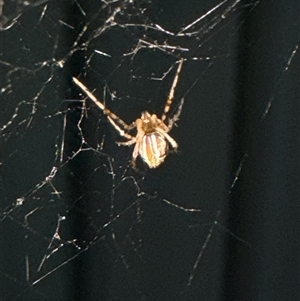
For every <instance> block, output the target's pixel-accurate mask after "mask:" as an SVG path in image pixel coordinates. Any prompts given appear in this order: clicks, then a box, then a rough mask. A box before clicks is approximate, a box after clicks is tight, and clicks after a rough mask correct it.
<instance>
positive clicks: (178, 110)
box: [168, 98, 184, 131]
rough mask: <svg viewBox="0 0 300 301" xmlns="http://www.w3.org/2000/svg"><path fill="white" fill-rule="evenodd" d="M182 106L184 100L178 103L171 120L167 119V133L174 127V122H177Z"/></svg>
mask: <svg viewBox="0 0 300 301" xmlns="http://www.w3.org/2000/svg"><path fill="white" fill-rule="evenodd" d="M183 104H184V98H182V99H181V101H180V103H179V105H178V108H177V111H176V113H175V114H174V115H173V117H172V118H169V121H168V128H169V131H170V130H171V129H172V127H173V126H174V124H175V122H176V121H178V120H179V117H180V114H181V111H182V107H183Z"/></svg>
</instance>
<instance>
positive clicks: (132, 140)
mask: <svg viewBox="0 0 300 301" xmlns="http://www.w3.org/2000/svg"><path fill="white" fill-rule="evenodd" d="M134 143H136V139H135V138H134V137H133V138H132V139H131V140H128V141H125V142H119V141H118V142H117V144H118V145H125V146H130V145H132V144H134Z"/></svg>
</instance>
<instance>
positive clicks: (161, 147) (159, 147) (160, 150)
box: [139, 132, 168, 168]
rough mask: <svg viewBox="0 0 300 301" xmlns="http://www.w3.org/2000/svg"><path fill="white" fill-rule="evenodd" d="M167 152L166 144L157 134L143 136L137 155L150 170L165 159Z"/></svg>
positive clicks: (159, 134)
mask: <svg viewBox="0 0 300 301" xmlns="http://www.w3.org/2000/svg"><path fill="white" fill-rule="evenodd" d="M167 151H168V142H167V141H166V139H165V137H164V136H163V135H162V134H161V133H158V132H153V133H149V134H145V135H144V137H143V140H142V143H141V144H140V148H139V154H140V156H141V158H142V159H143V160H144V161H145V163H146V164H147V165H148V166H149V167H150V168H155V167H157V166H159V165H160V164H161V163H162V162H163V161H164V159H165V157H166V155H167Z"/></svg>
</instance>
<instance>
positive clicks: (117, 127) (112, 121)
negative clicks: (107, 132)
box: [107, 116, 135, 144]
mask: <svg viewBox="0 0 300 301" xmlns="http://www.w3.org/2000/svg"><path fill="white" fill-rule="evenodd" d="M107 118H108V120H109V122H110V123H111V124H112V126H113V127H114V128H115V129H116V130H117V131H118V132H119V134H120V135H121V136H123V137H125V138H127V139H128V140H135V137H133V136H131V135H129V134H127V133H126V132H125V131H124V130H122V129H121V128H120V127H119V126H118V125H117V124H116V123H115V121H114V120H113V119H112V118H111V117H110V116H107ZM127 142H129V141H127ZM127 142H125V143H127ZM117 143H120V142H117ZM133 143H134V142H133ZM121 144H123V143H122V142H121Z"/></svg>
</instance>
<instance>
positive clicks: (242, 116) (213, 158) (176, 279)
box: [0, 0, 300, 300]
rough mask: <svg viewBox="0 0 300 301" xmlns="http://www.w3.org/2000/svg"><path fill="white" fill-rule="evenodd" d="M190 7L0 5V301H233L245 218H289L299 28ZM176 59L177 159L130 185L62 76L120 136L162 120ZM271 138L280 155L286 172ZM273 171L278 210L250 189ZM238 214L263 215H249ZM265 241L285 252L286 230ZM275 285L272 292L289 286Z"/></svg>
mask: <svg viewBox="0 0 300 301" xmlns="http://www.w3.org/2000/svg"><path fill="white" fill-rule="evenodd" d="M201 2H204V1H192V0H189V1H176V2H174V1H101V2H100V1H79V0H74V1H46V0H41V1H22V0H15V1H12V0H11V1H7V0H5V1H0V17H1V18H0V28H1V32H0V41H1V51H0V53H1V58H0V64H1V119H0V120H1V126H0V129H1V145H0V146H1V160H0V161H1V167H0V168H1V178H0V185H1V186H0V189H1V219H0V220H1V256H0V259H1V260H0V261H1V266H0V275H1V281H0V283H1V284H0V287H1V294H0V295H1V296H0V298H1V300H199V298H201V300H223V299H226V298H228V299H230V300H246V299H247V298H246V297H245V296H249V295H247V294H248V292H249V290H250V288H249V287H251V285H249V284H248V286H247V285H245V286H242V287H240V288H239V285H238V284H235V285H234V284H232V288H230V289H228V284H227V283H226V281H227V279H234V280H235V281H237V282H235V283H239V282H238V280H237V278H239V276H237V275H239V273H240V274H242V271H241V270H243V269H246V270H247V268H245V267H246V264H247V262H245V261H246V260H245V259H244V260H242V259H237V260H236V259H235V258H233V257H234V256H237V257H238V254H241V253H247V254H248V253H251V254H255V256H257V258H264V256H265V255H264V250H263V247H262V243H261V241H260V240H259V239H257V237H259V238H261V236H259V234H258V233H259V231H260V230H261V229H262V228H263V227H265V226H266V225H265V223H264V222H263V221H262V220H263V218H262V219H261V220H260V219H259V218H256V216H257V215H260V214H261V215H262V216H263V214H264V213H265V214H267V216H269V217H270V216H272V214H274V211H272V209H270V206H274V207H276V209H278V210H284V208H287V207H288V208H292V210H291V211H293V212H295V213H296V212H297V210H296V209H299V205H297V204H296V201H299V198H298V199H297V198H295V196H296V195H298V196H299V194H296V193H297V192H298V188H297V187H298V186H297V185H298V184H299V181H295V180H293V179H295V178H298V177H297V175H298V168H299V152H298V153H297V150H299V137H300V136H299V134H300V133H299V128H295V124H296V125H299V120H298V119H299V115H298V113H299V93H298V92H299V90H296V91H295V90H294V87H295V82H296V81H297V84H298V83H299V81H298V80H296V79H297V78H298V75H299V74H298V73H297V71H298V70H299V67H298V66H299V39H296V38H295V37H298V35H296V31H297V29H298V26H297V22H294V23H292V22H290V23H289V24H288V25H289V26H280V25H281V23H280V22H287V21H288V20H289V19H291V20H293V19H295V18H297V13H296V12H295V13H293V12H292V10H291V9H289V8H286V7H282V6H281V4H280V1H270V2H269V3H266V1H259V0H256V1H254V0H250V1H238V0H236V1H233V0H224V1H205V2H206V3H201ZM274 6H275V7H277V8H278V9H277V11H278V15H276V14H275V15H268V14H267V12H268V11H269V10H270V9H271V8H272V7H274ZM295 6H296V4H295ZM293 14H294V15H293ZM264 15H265V16H266V17H265V19H264V22H262V19H261V16H264ZM282 16H284V17H286V18H285V19H284V18H282ZM293 16H296V17H293ZM283 20H284V21H283ZM260 22H262V23H260ZM276 26H277V27H278V28H279V29H278V28H277V27H276ZM245 28H247V29H245ZM257 32H259V33H260V35H258V36H257ZM273 33H274V35H279V36H280V43H279V44H280V45H277V44H276V43H275V42H274V40H272V34H273ZM277 42H278V41H277ZM181 58H184V59H185V61H184V65H183V69H182V72H181V74H180V77H179V82H178V85H177V87H176V91H175V98H174V102H173V104H172V107H171V114H172V113H174V112H175V111H176V108H177V107H178V105H179V103H180V100H181V99H182V98H184V99H185V104H184V107H183V111H182V114H181V116H180V121H179V122H177V126H174V128H173V129H172V131H171V132H170V135H171V136H172V137H173V138H174V139H175V140H176V141H177V142H178V144H179V151H178V152H176V153H170V154H169V155H168V157H167V158H166V160H165V162H164V163H163V164H162V166H161V167H159V168H158V169H156V170H148V169H147V168H146V166H144V165H143V164H142V162H139V166H140V169H139V170H138V171H136V170H134V169H132V167H131V155H132V147H119V146H118V145H117V144H116V143H115V142H116V141H118V140H121V139H122V138H120V137H119V136H118V134H117V132H116V131H115V129H113V127H112V126H111V124H110V123H109V122H108V120H107V118H106V117H105V115H104V114H103V112H101V111H100V110H99V108H97V107H96V106H95V105H94V104H93V103H92V102H91V101H90V100H89V99H85V95H83V94H82V93H81V91H79V89H78V88H77V87H76V86H75V85H74V84H73V83H72V76H76V77H78V78H80V79H81V80H82V81H83V82H84V84H85V85H86V86H87V87H88V88H89V89H90V90H91V91H93V93H94V95H95V96H96V97H97V98H98V99H99V100H101V101H102V102H104V103H105V104H106V105H107V107H108V108H109V109H110V110H112V111H113V112H114V113H115V114H117V115H118V116H119V117H120V118H122V119H123V120H124V121H125V122H126V123H128V124H130V123H131V122H132V121H134V120H135V119H136V118H138V117H139V116H140V113H141V112H142V111H144V110H147V111H149V112H150V113H155V114H157V115H158V116H160V115H161V114H162V112H163V108H164V105H165V102H166V100H167V97H168V93H169V89H170V86H171V84H172V81H173V78H174V75H175V72H176V68H177V64H176V62H178V61H179V60H180V59H181ZM274 62H275V63H274ZM257 66H259V68H257ZM274 66H275V67H274ZM249 74H251V76H252V77H247V76H249ZM246 77H247V78H246ZM254 86H255V87H256V89H254V88H253V87H254ZM249 87H250V88H249ZM251 87H252V88H251ZM298 87H299V85H298ZM285 97H287V99H290V98H288V97H291V99H293V101H294V102H293V103H292V102H291V103H289V102H285V101H284V100H285ZM295 99H297V102H296V101H295ZM253 100H255V101H253ZM292 105H293V108H292V109H291V106H292ZM276 112H277V113H276ZM278 112H279V113H278ZM289 114H292V115H289ZM278 116H281V117H282V118H281V117H278ZM290 116H292V118H290ZM284 122H285V123H284ZM281 123H284V124H285V125H286V126H285V127H284V129H285V130H286V132H284V131H283V132H282V133H281V135H279V136H276V135H275V134H274V132H276V126H278V125H280V124H281ZM287 132H288V133H290V135H286V133H287ZM270 137H281V138H282V139H283V140H281V141H282V144H284V145H286V147H287V148H290V149H291V150H293V152H292V154H293V156H292V157H290V158H289V159H287V158H285V159H286V161H284V162H285V163H284V164H280V163H278V162H280V160H281V158H282V157H281V155H280V153H278V152H276V150H277V146H276V145H278V144H275V145H274V143H273V142H274V140H272V139H271V138H270ZM284 137H285V138H286V139H284ZM274 139H275V138H274ZM276 139H277V138H276ZM276 139H275V140H276ZM278 139H279V138H278ZM277 142H278V141H277ZM278 143H279V144H280V142H278ZM257 145H260V147H256V146H257ZM266 153H267V154H269V156H266V157H264V156H265V154H266ZM270 154H272V155H270ZM262 157H263V159H262V161H263V162H264V165H262V166H259V164H260V163H259V162H260V161H259V160H260V159H261V158H262ZM274 158H275V159H274ZM277 160H278V162H277ZM282 160H284V158H283V159H282ZM276 163H277V164H276ZM274 165H275V166H279V167H278V169H279V170H280V169H281V168H283V167H282V166H283V165H284V166H285V168H286V170H288V172H287V174H291V175H292V176H291V181H290V182H288V183H286V182H284V183H283V182H280V183H281V184H280V187H279V191H280V193H282V195H281V194H280V195H281V197H282V199H283V200H284V201H285V202H283V203H280V204H279V205H278V203H275V204H274V203H268V202H267V201H266V200H267V199H268V197H266V195H264V194H262V195H260V194H259V192H260V191H262V190H264V189H266V185H271V184H272V183H273V184H274V183H277V182H276V180H274V179H273V182H272V179H270V180H269V181H267V182H265V180H264V177H267V175H268V170H269V169H272V168H273V166H274ZM258 166H259V167H258ZM254 172H255V173H256V174H260V173H261V174H262V175H263V176H262V177H261V178H259V177H257V176H256V177H255V176H252V175H253V173H254ZM289 193H290V194H289ZM270 198H271V197H270ZM274 199H275V197H274V198H273V201H274ZM250 203H251V204H254V205H255V206H258V207H259V206H260V205H261V204H263V205H262V206H265V207H266V208H265V209H264V211H250V210H249V212H251V213H249V214H247V213H245V212H246V211H247V208H248V207H249V206H250V205H249V204H250ZM287 203H288V204H290V206H287ZM270 204H271V205H270ZM272 208H273V207H272ZM257 210H258V209H257ZM259 210H261V209H259ZM247 212H248V211H247ZM276 212H277V211H276ZM281 212H282V211H281ZM254 213H255V215H254ZM278 216H279V218H282V219H293V218H294V220H295V217H294V215H291V212H290V211H287V210H285V211H284V212H283V215H280V214H279V213H278ZM273 222H274V223H273ZM273 222H272V221H271V219H270V220H269V224H268V225H267V226H266V227H272V226H273V225H274V224H275V223H276V221H273ZM261 227H262V228H261ZM263 229H265V228H263ZM293 231H295V232H293ZM274 235H275V234H274ZM277 235H278V237H277V238H278V244H279V245H281V244H284V245H285V247H286V248H287V249H290V250H295V248H296V247H295V243H293V241H294V240H295V237H297V236H296V235H297V230H292V229H291V226H286V228H281V229H279V234H278V233H277ZM283 237H287V238H285V240H281V239H282V238H283ZM277 256H278V257H279V259H280V260H281V261H282V260H284V258H283V255H282V254H277ZM246 258H247V257H246ZM232 262H233V263H232ZM252 264H253V266H252V268H253V270H255V269H256V266H255V263H253V262H252ZM235 265H236V266H237V267H235ZM229 266H230V267H232V266H233V267H235V269H236V270H237V274H235V276H233V274H231V273H233V272H228V267H229ZM288 267H289V271H292V270H293V268H294V263H291V264H290V265H289V266H288ZM226 269H227V270H226ZM287 269H288V268H287ZM251 270H252V269H249V270H247V271H248V272H249V271H251ZM249 273H250V272H249ZM286 275H288V276H291V275H292V272H290V273H287V274H286ZM248 276H249V275H248ZM288 276H286V278H285V281H284V280H283V282H282V283H283V284H282V287H280V286H279V287H278V291H280V292H281V291H282V292H285V290H284V289H283V285H284V284H285V283H290V284H291V282H292V283H293V284H294V283H297V279H298V278H297V277H292V276H291V277H290V278H289V277H288ZM291 278H293V281H294V282H293V281H292V280H291ZM225 279H226V280H225ZM252 280H253V279H252ZM253 281H254V280H253ZM254 282H255V281H254ZM273 283H276V282H273ZM291 285H292V284H291ZM293 287H295V286H293ZM284 288H286V287H284ZM280 289H282V290H280ZM275 291H276V290H275ZM278 291H277V296H278V298H279V299H278V300H280V297H279V296H281V295H280V294H278ZM291 291H293V290H291ZM243 294H245V295H243ZM257 294H258V295H259V292H258V293H257ZM200 296H201V297H200ZM293 296H296V293H295V291H294V294H293ZM251 300H256V299H254V298H253V299H251ZM257 300H262V299H257ZM264 300H267V298H264ZM273 300H276V298H273ZM291 300H292V298H291Z"/></svg>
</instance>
